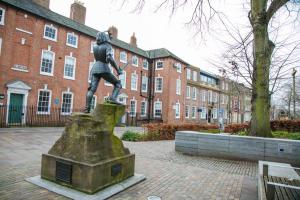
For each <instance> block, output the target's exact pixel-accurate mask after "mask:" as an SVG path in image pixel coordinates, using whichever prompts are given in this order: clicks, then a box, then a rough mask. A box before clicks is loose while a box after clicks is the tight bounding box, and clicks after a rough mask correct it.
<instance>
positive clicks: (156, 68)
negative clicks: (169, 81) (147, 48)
mask: <svg viewBox="0 0 300 200" xmlns="http://www.w3.org/2000/svg"><path fill="white" fill-rule="evenodd" d="M158 63H162V67H160V68H158V67H157V65H158ZM163 69H164V61H162V60H157V61H156V62H155V70H163Z"/></svg>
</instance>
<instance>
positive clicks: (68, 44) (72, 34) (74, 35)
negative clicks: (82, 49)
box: [66, 32, 78, 48]
mask: <svg viewBox="0 0 300 200" xmlns="http://www.w3.org/2000/svg"><path fill="white" fill-rule="evenodd" d="M69 35H70V36H73V37H75V38H76V44H75V45H73V44H70V43H68V37H69ZM66 45H67V46H70V47H73V48H77V47H78V35H76V34H75V33H74V32H72V33H71V32H68V33H67V41H66Z"/></svg>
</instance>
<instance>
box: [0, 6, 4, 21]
mask: <svg viewBox="0 0 300 200" xmlns="http://www.w3.org/2000/svg"><path fill="white" fill-rule="evenodd" d="M0 10H2V19H1V21H0V25H4V24H5V9H4V8H1V7H0Z"/></svg>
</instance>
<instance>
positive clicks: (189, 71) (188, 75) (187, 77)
mask: <svg viewBox="0 0 300 200" xmlns="http://www.w3.org/2000/svg"><path fill="white" fill-rule="evenodd" d="M186 79H187V80H191V69H190V68H187V69H186Z"/></svg>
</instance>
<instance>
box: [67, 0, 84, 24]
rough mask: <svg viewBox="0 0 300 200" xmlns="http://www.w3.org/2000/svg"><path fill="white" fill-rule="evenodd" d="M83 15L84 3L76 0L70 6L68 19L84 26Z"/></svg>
mask: <svg viewBox="0 0 300 200" xmlns="http://www.w3.org/2000/svg"><path fill="white" fill-rule="evenodd" d="M85 14H86V8H85V7H84V3H83V2H81V1H78V0H75V1H74V3H73V4H72V5H71V10H70V18H71V19H73V20H74V21H76V22H79V23H81V24H85Z"/></svg>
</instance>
